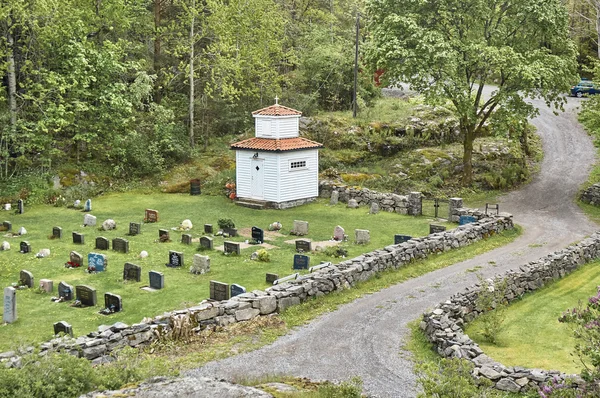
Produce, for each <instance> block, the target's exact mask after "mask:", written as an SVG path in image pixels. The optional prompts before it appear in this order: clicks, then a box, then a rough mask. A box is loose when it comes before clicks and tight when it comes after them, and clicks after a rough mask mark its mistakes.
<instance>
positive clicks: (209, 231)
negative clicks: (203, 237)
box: [204, 224, 213, 234]
mask: <svg viewBox="0 0 600 398" xmlns="http://www.w3.org/2000/svg"><path fill="white" fill-rule="evenodd" d="M204 233H205V234H212V233H213V226H212V224H204Z"/></svg>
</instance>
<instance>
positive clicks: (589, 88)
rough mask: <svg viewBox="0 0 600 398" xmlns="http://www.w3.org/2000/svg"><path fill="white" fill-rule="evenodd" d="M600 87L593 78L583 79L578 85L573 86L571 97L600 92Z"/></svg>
mask: <svg viewBox="0 0 600 398" xmlns="http://www.w3.org/2000/svg"><path fill="white" fill-rule="evenodd" d="M599 93H600V87H598V85H596V84H595V83H594V82H592V81H591V80H581V81H580V82H579V83H577V85H575V86H573V87H571V97H577V98H581V97H583V96H584V95H592V94H599Z"/></svg>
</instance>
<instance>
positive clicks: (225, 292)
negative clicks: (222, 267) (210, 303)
mask: <svg viewBox="0 0 600 398" xmlns="http://www.w3.org/2000/svg"><path fill="white" fill-rule="evenodd" d="M210 299H211V300H217V301H222V300H229V285H228V284H227V283H222V282H217V281H210Z"/></svg>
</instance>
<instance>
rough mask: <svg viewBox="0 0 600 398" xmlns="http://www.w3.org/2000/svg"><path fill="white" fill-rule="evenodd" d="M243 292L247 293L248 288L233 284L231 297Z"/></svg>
mask: <svg viewBox="0 0 600 398" xmlns="http://www.w3.org/2000/svg"><path fill="white" fill-rule="evenodd" d="M242 293H246V288H245V287H244V286H241V285H238V284H237V283H233V284H231V286H230V297H235V296H239V295H240V294H242Z"/></svg>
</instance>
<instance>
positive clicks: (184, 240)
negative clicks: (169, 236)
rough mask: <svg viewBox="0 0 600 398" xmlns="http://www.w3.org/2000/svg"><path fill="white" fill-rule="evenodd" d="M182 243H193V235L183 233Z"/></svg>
mask: <svg viewBox="0 0 600 398" xmlns="http://www.w3.org/2000/svg"><path fill="white" fill-rule="evenodd" d="M181 243H183V244H184V245H191V244H192V235H190V234H183V235H181Z"/></svg>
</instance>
